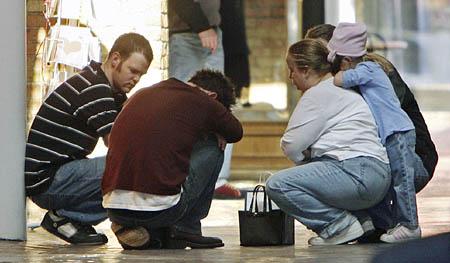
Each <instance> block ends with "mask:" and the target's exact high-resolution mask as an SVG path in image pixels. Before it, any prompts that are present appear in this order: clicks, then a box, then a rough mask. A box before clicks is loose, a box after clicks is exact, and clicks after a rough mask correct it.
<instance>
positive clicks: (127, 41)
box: [108, 33, 153, 64]
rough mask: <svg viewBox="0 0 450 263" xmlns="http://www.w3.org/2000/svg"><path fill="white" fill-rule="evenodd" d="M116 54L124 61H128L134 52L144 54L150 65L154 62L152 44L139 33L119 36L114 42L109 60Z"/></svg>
mask: <svg viewBox="0 0 450 263" xmlns="http://www.w3.org/2000/svg"><path fill="white" fill-rule="evenodd" d="M114 52H118V53H119V54H120V56H121V58H122V60H123V61H125V60H127V59H128V58H129V57H130V56H131V54H133V53H134V52H138V53H142V54H143V55H144V57H145V59H146V60H147V62H148V63H149V64H150V63H151V62H152V60H153V51H152V47H151V46H150V43H149V42H148V40H147V39H146V38H145V37H143V36H142V35H139V34H137V33H126V34H123V35H121V36H119V37H118V38H117V39H116V41H114V44H113V46H112V48H111V50H110V51H109V54H108V58H109V57H110V56H111V54H112V53H114Z"/></svg>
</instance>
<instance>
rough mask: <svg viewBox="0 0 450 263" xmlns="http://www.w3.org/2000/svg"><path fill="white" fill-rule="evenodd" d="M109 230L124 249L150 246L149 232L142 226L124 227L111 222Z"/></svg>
mask: <svg viewBox="0 0 450 263" xmlns="http://www.w3.org/2000/svg"><path fill="white" fill-rule="evenodd" d="M111 230H112V231H113V232H114V234H115V235H116V237H117V240H118V241H119V243H120V245H122V247H123V248H124V249H147V248H149V247H150V234H149V233H148V231H147V229H145V228H144V227H142V226H138V227H124V226H121V225H119V224H117V223H114V222H112V223H111Z"/></svg>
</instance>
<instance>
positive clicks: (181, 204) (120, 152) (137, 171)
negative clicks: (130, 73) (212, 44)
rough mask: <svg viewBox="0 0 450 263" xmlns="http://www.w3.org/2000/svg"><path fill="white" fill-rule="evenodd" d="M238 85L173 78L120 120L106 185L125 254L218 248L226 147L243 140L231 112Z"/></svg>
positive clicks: (215, 75) (217, 77) (210, 78)
mask: <svg viewBox="0 0 450 263" xmlns="http://www.w3.org/2000/svg"><path fill="white" fill-rule="evenodd" d="M234 102H235V96H234V91H233V86H232V84H231V82H230V81H229V80H228V79H227V78H225V77H224V76H223V75H222V74H221V73H219V72H217V71H211V70H202V71H199V72H197V73H196V74H195V75H194V76H193V77H192V78H191V79H190V81H189V82H188V83H187V84H186V83H184V82H181V81H179V80H177V79H174V78H171V79H169V80H166V81H162V82H160V83H158V84H156V85H154V86H152V87H149V88H145V89H142V90H140V91H138V92H137V93H136V94H135V95H133V96H132V97H131V98H130V99H129V100H128V102H127V104H126V105H125V107H124V108H123V110H122V112H121V113H120V114H119V116H118V117H117V119H116V122H115V124H114V126H113V128H112V131H111V136H110V145H109V151H108V155H107V159H106V169H105V174H104V177H103V182H102V190H103V206H104V207H105V208H106V209H107V211H108V215H109V217H110V219H111V221H112V225H111V228H112V230H113V232H114V233H115V234H116V237H117V239H118V240H119V243H120V244H121V245H122V247H123V248H125V249H146V248H185V247H191V248H213V247H220V246H223V243H222V240H220V239H219V238H214V237H204V236H202V233H201V224H200V220H201V219H203V218H205V217H206V216H207V215H208V212H209V208H210V205H211V200H212V196H213V193H214V185H215V183H216V180H217V176H218V174H219V171H220V168H221V166H222V162H223V151H222V149H221V148H223V147H224V146H225V144H226V143H227V142H228V143H230V142H231V143H234V142H237V141H239V140H240V139H241V138H242V126H241V123H240V122H239V121H238V120H237V119H236V118H235V117H234V116H233V114H232V113H231V112H230V106H231V105H233V104H234Z"/></svg>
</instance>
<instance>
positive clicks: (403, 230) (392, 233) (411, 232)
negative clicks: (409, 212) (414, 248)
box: [380, 224, 422, 243]
mask: <svg viewBox="0 0 450 263" xmlns="http://www.w3.org/2000/svg"><path fill="white" fill-rule="evenodd" d="M421 236H422V231H421V230H420V227H417V228H416V229H409V228H407V227H405V226H402V225H400V224H397V226H395V227H394V228H392V229H389V230H388V231H387V232H386V234H383V235H381V237H380V240H381V241H383V242H386V243H400V242H404V241H408V240H413V239H418V238H420V237H421Z"/></svg>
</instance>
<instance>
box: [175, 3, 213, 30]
mask: <svg viewBox="0 0 450 263" xmlns="http://www.w3.org/2000/svg"><path fill="white" fill-rule="evenodd" d="M219 9H220V0H169V14H168V15H169V31H170V33H171V34H172V33H180V32H195V33H199V32H202V31H204V30H207V29H209V28H212V27H216V26H219V25H220V13H219Z"/></svg>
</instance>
